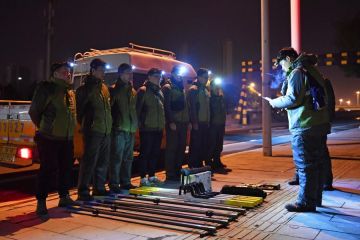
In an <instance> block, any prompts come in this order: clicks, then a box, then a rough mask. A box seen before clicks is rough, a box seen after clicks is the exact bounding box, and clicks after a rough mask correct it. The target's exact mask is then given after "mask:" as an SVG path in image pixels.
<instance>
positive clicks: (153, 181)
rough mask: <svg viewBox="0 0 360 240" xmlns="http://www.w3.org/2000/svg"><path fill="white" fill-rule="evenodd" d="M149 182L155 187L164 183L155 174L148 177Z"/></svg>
mask: <svg viewBox="0 0 360 240" xmlns="http://www.w3.org/2000/svg"><path fill="white" fill-rule="evenodd" d="M149 182H150V183H151V185H152V186H156V187H158V186H161V185H163V184H164V182H163V181H160V180H159V179H158V178H157V177H156V176H153V177H149Z"/></svg>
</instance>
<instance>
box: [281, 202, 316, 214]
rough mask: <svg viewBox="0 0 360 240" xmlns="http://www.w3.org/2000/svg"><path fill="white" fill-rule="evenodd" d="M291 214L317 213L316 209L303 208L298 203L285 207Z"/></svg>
mask: <svg viewBox="0 0 360 240" xmlns="http://www.w3.org/2000/svg"><path fill="white" fill-rule="evenodd" d="M285 208H286V209H287V210H288V211H289V212H316V207H310V206H302V205H298V204H296V203H289V204H286V205H285Z"/></svg>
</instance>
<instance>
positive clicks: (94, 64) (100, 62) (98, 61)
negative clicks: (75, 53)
mask: <svg viewBox="0 0 360 240" xmlns="http://www.w3.org/2000/svg"><path fill="white" fill-rule="evenodd" d="M105 66H106V62H104V61H103V60H101V59H100V58H95V59H93V60H92V61H91V62H90V69H97V68H98V67H105Z"/></svg>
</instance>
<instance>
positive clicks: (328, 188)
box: [323, 185, 335, 191]
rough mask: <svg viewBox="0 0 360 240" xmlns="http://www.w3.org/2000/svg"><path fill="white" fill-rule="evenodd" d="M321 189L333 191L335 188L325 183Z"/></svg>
mask: <svg viewBox="0 0 360 240" xmlns="http://www.w3.org/2000/svg"><path fill="white" fill-rule="evenodd" d="M323 190H324V191H334V190H335V188H334V187H333V186H332V185H325V186H324V187H323Z"/></svg>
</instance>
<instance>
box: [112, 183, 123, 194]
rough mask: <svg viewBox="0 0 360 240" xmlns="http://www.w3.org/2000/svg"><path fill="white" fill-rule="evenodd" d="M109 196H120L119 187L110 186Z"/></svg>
mask: <svg viewBox="0 0 360 240" xmlns="http://www.w3.org/2000/svg"><path fill="white" fill-rule="evenodd" d="M109 187H110V192H109V193H110V194H121V188H120V187H119V185H110V186H109Z"/></svg>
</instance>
